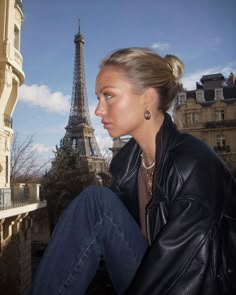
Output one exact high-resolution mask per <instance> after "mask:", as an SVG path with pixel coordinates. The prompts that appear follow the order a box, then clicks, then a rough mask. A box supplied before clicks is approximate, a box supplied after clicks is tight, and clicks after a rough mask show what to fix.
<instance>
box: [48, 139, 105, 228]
mask: <svg viewBox="0 0 236 295" xmlns="http://www.w3.org/2000/svg"><path fill="white" fill-rule="evenodd" d="M54 153H55V159H54V161H53V162H52V167H51V169H50V170H49V171H48V172H47V173H46V174H45V175H44V177H43V194H44V195H45V198H46V199H47V203H48V210H49V220H50V227H51V231H52V230H53V228H54V226H55V224H56V222H57V220H58V218H59V216H60V215H61V213H62V211H63V210H64V209H65V208H66V207H67V205H68V204H69V203H70V202H71V200H73V199H74V198H75V197H76V196H77V195H78V194H79V193H80V192H81V191H82V190H83V189H84V188H85V187H87V186H88V185H91V184H96V183H98V181H97V180H98V177H97V176H96V175H95V173H94V172H90V171H89V169H88V166H87V161H86V160H85V159H84V158H83V157H80V155H79V151H78V149H75V148H73V146H72V145H71V144H70V142H69V141H68V140H67V139H66V138H64V139H63V140H61V142H60V145H59V147H58V146H56V151H55V152H54ZM99 177H100V178H99V179H100V180H101V181H102V183H103V184H104V185H109V182H110V177H109V175H106V174H105V173H102V174H101V175H99Z"/></svg>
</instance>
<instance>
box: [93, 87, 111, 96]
mask: <svg viewBox="0 0 236 295" xmlns="http://www.w3.org/2000/svg"><path fill="white" fill-rule="evenodd" d="M106 88H116V87H115V86H109V85H105V86H103V87H102V88H101V89H100V90H99V93H102V92H103V91H104V90H105V89H106ZM95 94H96V95H97V94H98V93H97V92H96V93H95Z"/></svg>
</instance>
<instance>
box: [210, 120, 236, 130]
mask: <svg viewBox="0 0 236 295" xmlns="http://www.w3.org/2000/svg"><path fill="white" fill-rule="evenodd" d="M220 127H236V120H221V121H211V122H207V123H206V128H220Z"/></svg>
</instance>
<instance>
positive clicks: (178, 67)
mask: <svg viewBox="0 0 236 295" xmlns="http://www.w3.org/2000/svg"><path fill="white" fill-rule="evenodd" d="M164 60H165V61H166V64H167V66H168V68H169V69H170V71H171V72H172V75H173V77H174V80H175V82H176V84H179V83H180V80H181V78H182V76H183V73H184V64H183V62H182V61H181V60H180V59H179V58H178V57H177V56H175V55H171V54H167V55H166V56H165V57H164Z"/></svg>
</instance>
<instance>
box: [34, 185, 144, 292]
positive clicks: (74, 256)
mask: <svg viewBox="0 0 236 295" xmlns="http://www.w3.org/2000/svg"><path fill="white" fill-rule="evenodd" d="M147 245H148V244H147V241H146V240H145V238H144V236H143V235H142V233H141V230H140V228H139V226H138V224H137V223H136V221H135V220H134V219H133V217H132V216H131V215H130V214H129V212H128V210H127V209H126V208H125V207H124V205H123V204H122V202H121V201H120V200H119V198H118V197H117V196H116V195H115V194H114V193H113V192H112V191H111V190H109V189H108V188H105V187H97V186H90V187H88V188H87V189H85V190H84V191H83V192H82V193H81V194H80V195H79V196H78V197H77V198H75V199H74V200H73V201H72V202H71V203H70V205H69V206H68V208H67V209H66V210H65V211H64V213H63V214H62V216H61V218H60V220H59V222H58V223H57V226H56V228H55V230H54V232H53V235H52V238H51V240H50V242H49V245H48V247H47V249H46V251H45V254H44V256H43V258H42V260H41V262H40V265H39V267H38V269H37V272H36V275H35V278H34V281H33V286H32V290H31V293H30V294H31V295H56V294H67V295H74V294H76V295H78V294H79V295H80V294H81V295H82V294H85V292H86V289H87V287H88V285H89V283H90V282H91V280H92V279H93V277H94V275H95V273H96V270H97V268H98V265H99V262H100V258H101V256H103V257H104V259H105V262H106V265H107V268H108V271H109V274H110V276H111V279H112V282H113V285H114V287H115V289H116V291H117V294H123V293H124V291H125V289H126V288H127V287H128V286H129V284H130V282H131V281H132V278H133V277H134V275H135V272H136V270H137V268H138V266H139V264H140V262H141V260H142V258H143V255H144V253H145V251H146V249H147Z"/></svg>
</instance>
